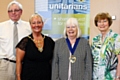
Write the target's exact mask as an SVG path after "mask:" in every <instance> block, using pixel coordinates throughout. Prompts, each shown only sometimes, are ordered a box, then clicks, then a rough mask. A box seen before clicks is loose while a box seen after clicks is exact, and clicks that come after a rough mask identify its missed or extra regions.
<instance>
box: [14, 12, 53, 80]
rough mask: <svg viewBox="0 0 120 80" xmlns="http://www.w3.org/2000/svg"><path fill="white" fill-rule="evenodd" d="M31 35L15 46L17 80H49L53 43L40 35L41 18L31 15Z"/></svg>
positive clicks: (48, 38)
mask: <svg viewBox="0 0 120 80" xmlns="http://www.w3.org/2000/svg"><path fill="white" fill-rule="evenodd" d="M29 22H30V25H31V29H32V34H30V35H29V36H27V37H24V38H23V39H22V40H21V41H20V42H19V43H18V45H17V47H16V48H17V51H16V52H17V54H16V75H17V80H51V59H52V56H53V49H54V41H53V40H52V39H51V38H50V37H48V36H45V35H43V34H42V33H41V31H42V28H43V24H44V23H43V20H42V17H41V16H40V15H38V14H33V15H32V16H31V18H30V20H29Z"/></svg>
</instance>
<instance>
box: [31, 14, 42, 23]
mask: <svg viewBox="0 0 120 80" xmlns="http://www.w3.org/2000/svg"><path fill="white" fill-rule="evenodd" d="M34 17H39V18H41V21H42V23H43V19H42V16H40V15H39V14H37V13H34V14H32V16H31V17H30V19H29V23H30V24H31V20H32V19H33V18H34Z"/></svg>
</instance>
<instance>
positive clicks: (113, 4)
mask: <svg viewBox="0 0 120 80" xmlns="http://www.w3.org/2000/svg"><path fill="white" fill-rule="evenodd" d="M119 6H120V0H91V1H90V8H91V9H90V42H91V40H92V38H93V37H94V36H96V35H97V34H98V33H99V31H98V29H97V27H96V26H95V25H94V17H95V15H96V14H97V13H99V12H109V14H110V15H111V16H113V15H115V16H116V20H113V24H112V26H111V27H110V28H111V29H112V30H113V31H115V32H116V33H119V34H120V9H119Z"/></svg>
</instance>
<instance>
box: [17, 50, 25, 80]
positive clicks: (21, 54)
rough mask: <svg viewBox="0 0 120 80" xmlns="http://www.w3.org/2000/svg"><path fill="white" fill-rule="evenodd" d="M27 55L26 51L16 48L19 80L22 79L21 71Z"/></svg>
mask: <svg viewBox="0 0 120 80" xmlns="http://www.w3.org/2000/svg"><path fill="white" fill-rule="evenodd" d="M24 55H25V51H23V50H21V49H20V48H16V77H17V80H21V79H20V75H21V69H22V60H23V57H24Z"/></svg>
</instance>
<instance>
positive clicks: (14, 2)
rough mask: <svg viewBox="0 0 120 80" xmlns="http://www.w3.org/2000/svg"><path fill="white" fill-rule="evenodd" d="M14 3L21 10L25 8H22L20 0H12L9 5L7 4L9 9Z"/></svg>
mask: <svg viewBox="0 0 120 80" xmlns="http://www.w3.org/2000/svg"><path fill="white" fill-rule="evenodd" d="M13 4H16V5H17V6H18V7H19V8H20V9H21V10H22V9H23V8H22V5H21V4H20V3H19V2H17V1H12V2H10V3H9V4H8V6H7V10H8V9H9V8H10V6H12V5H13Z"/></svg>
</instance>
